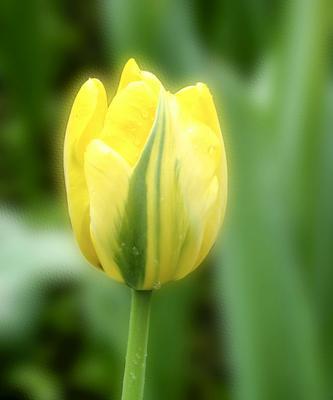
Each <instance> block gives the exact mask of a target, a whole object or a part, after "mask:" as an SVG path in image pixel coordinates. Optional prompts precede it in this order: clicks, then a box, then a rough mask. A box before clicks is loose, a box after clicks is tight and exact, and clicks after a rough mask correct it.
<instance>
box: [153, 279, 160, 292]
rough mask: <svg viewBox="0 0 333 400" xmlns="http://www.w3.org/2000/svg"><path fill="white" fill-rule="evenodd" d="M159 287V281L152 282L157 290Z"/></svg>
mask: <svg viewBox="0 0 333 400" xmlns="http://www.w3.org/2000/svg"><path fill="white" fill-rule="evenodd" d="M160 288H161V282H160V281H155V282H154V283H153V289H155V290H158V289H160Z"/></svg>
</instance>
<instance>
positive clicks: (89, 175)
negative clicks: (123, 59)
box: [64, 59, 227, 290]
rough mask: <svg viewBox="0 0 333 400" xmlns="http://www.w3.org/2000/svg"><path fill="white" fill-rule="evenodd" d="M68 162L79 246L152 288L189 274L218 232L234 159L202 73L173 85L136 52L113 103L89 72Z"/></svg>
mask: <svg viewBox="0 0 333 400" xmlns="http://www.w3.org/2000/svg"><path fill="white" fill-rule="evenodd" d="M64 169H65V181H66V190H67V198H68V208H69V215H70V219H71V223H72V227H73V230H74V234H75V236H76V239H77V241H78V244H79V246H80V249H81V251H82V253H83V254H84V256H85V257H86V258H87V260H88V261H89V262H90V263H91V264H93V265H95V266H96V267H98V268H101V269H102V270H103V271H105V273H106V274H107V275H109V276H110V277H112V278H114V279H115V280H117V281H120V282H124V283H126V284H127V285H129V286H130V287H132V288H135V289H139V290H149V289H153V288H157V287H159V286H160V285H161V284H164V283H166V282H168V281H171V280H177V279H180V278H183V277H184V276H186V275H187V274H189V273H190V272H191V271H193V270H194V269H195V268H196V267H197V266H198V265H199V264H200V263H201V262H202V260H203V259H204V258H205V256H206V255H207V253H208V252H209V250H210V249H211V247H212V245H213V244H214V242H215V240H216V236H217V234H218V230H219V227H220V225H221V222H222V219H223V216H224V210H225V205H226V196H227V168H226V157H225V151H224V145H223V140H222V135H221V131H220V126H219V122H218V118H217V114H216V110H215V106H214V102H213V99H212V96H211V94H210V92H209V89H208V88H207V86H206V85H205V84H203V83H198V84H196V85H195V86H189V87H186V88H184V89H182V90H180V91H179V92H177V93H176V94H171V93H169V92H167V91H166V90H165V89H164V87H163V86H162V84H161V83H160V81H159V80H158V79H157V78H156V77H155V76H154V75H153V74H151V73H149V72H146V71H141V70H140V69H139V67H138V66H137V64H136V62H135V61H134V60H133V59H130V60H129V61H128V62H127V64H126V65H125V67H124V70H123V72H122V76H121V79H120V83H119V87H118V90H117V93H116V95H115V96H114V98H113V99H112V101H111V103H110V105H109V106H108V105H107V97H106V93H105V89H104V87H103V84H102V83H101V82H100V81H98V80H97V79H89V80H88V81H87V82H86V83H85V84H84V85H83V86H82V87H81V89H80V91H79V93H78V94H77V96H76V98H75V101H74V105H73V107H72V111H71V115H70V117H69V121H68V126H67V131H66V138H65V148H64Z"/></svg>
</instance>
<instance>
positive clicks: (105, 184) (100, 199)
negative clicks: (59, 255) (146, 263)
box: [85, 139, 131, 282]
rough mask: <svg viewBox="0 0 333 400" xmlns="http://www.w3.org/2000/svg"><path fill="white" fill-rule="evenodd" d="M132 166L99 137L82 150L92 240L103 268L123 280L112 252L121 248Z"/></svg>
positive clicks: (117, 278)
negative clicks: (120, 238)
mask: <svg viewBox="0 0 333 400" xmlns="http://www.w3.org/2000/svg"><path fill="white" fill-rule="evenodd" d="M130 173H131V169H130V167H129V165H128V164H127V163H126V161H125V160H124V159H123V158H122V157H121V156H119V154H117V153H116V152H115V151H114V150H113V149H112V148H110V147H109V146H108V145H106V144H105V143H104V142H103V141H102V140H99V139H95V140H93V141H92V142H91V143H90V144H89V146H88V148H87V151H86V154H85V174H86V179H87V185H88V190H89V197H90V219H91V223H90V229H91V236H92V240H93V243H94V246H95V249H96V252H97V255H98V257H99V259H100V262H101V264H102V266H103V269H104V270H105V272H106V273H107V274H108V275H109V276H111V277H112V278H114V279H116V280H118V281H121V282H123V281H124V280H123V278H122V276H121V273H120V271H119V269H118V266H117V262H116V259H115V254H116V253H118V252H121V251H122V242H119V241H118V240H117V238H118V228H119V226H120V225H121V220H122V219H123V218H124V207H125V206H124V205H125V201H126V198H127V194H128V186H129V176H130Z"/></svg>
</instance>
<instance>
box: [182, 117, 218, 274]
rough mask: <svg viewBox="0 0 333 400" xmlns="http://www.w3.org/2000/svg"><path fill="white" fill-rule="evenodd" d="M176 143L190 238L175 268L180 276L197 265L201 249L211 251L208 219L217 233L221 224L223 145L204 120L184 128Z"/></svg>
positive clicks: (211, 237)
mask: <svg viewBox="0 0 333 400" xmlns="http://www.w3.org/2000/svg"><path fill="white" fill-rule="evenodd" d="M177 145H178V146H177V152H178V155H179V160H180V173H179V181H180V187H181V190H182V196H183V199H184V204H185V208H186V209H187V210H188V218H189V233H188V239H187V241H186V246H184V249H183V252H182V258H181V260H180V262H179V265H178V268H177V272H176V278H177V279H179V278H182V277H183V276H185V275H186V274H188V273H189V272H190V271H192V270H193V269H194V268H195V267H196V266H197V265H198V259H200V261H201V256H200V255H201V253H202V252H204V251H206V250H208V251H209V250H210V248H211V246H212V244H213V243H214V240H215V238H216V235H215V236H214V235H211V234H210V232H211V230H209V229H208V227H207V221H208V219H210V218H211V219H212V221H211V228H212V229H215V230H214V232H216V233H217V231H218V228H219V225H220V223H219V222H220V209H221V204H219V202H218V199H219V193H220V191H221V179H220V168H221V160H222V157H223V155H222V152H223V148H222V146H221V141H220V140H219V139H218V137H217V136H216V134H215V133H214V132H213V130H212V129H210V128H209V127H208V126H206V125H203V124H193V125H192V126H190V127H188V129H187V130H183V131H182V132H181V134H180V135H179V137H178V142H177ZM206 231H207V232H206ZM207 234H208V236H209V238H208V236H207ZM208 251H207V252H208Z"/></svg>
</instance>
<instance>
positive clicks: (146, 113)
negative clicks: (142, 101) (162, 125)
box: [141, 110, 149, 119]
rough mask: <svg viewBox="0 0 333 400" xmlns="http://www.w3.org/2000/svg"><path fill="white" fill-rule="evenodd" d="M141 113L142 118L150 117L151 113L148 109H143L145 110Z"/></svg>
mask: <svg viewBox="0 0 333 400" xmlns="http://www.w3.org/2000/svg"><path fill="white" fill-rule="evenodd" d="M141 115H142V118H144V119H146V118H148V116H149V113H148V111H147V110H143V111H142V112H141Z"/></svg>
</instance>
